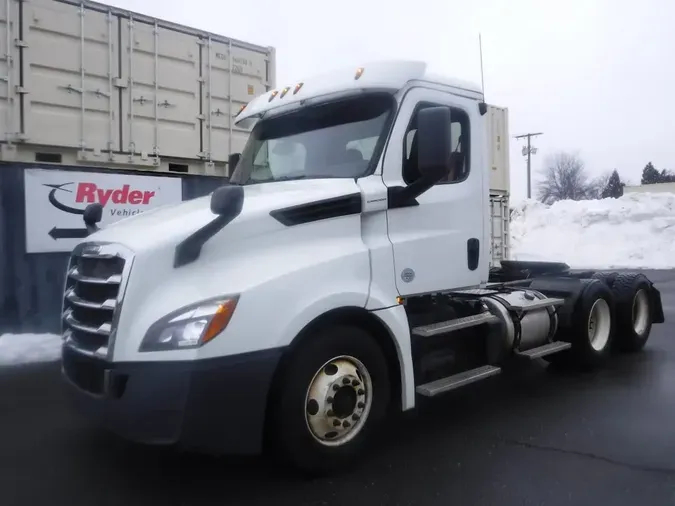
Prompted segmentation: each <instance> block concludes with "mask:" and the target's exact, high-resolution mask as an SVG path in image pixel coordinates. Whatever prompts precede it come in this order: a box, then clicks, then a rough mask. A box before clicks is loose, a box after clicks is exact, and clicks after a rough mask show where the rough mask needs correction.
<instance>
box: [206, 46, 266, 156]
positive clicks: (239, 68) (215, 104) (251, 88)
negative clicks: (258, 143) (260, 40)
mask: <svg viewBox="0 0 675 506" xmlns="http://www.w3.org/2000/svg"><path fill="white" fill-rule="evenodd" d="M203 52H204V57H203V58H202V75H203V76H204V106H203V111H204V121H203V129H202V131H203V139H204V151H205V154H206V156H209V155H210V157H211V158H212V159H213V160H216V161H227V158H228V156H229V155H230V153H241V151H242V149H243V148H244V144H245V143H246V140H247V139H248V134H249V133H250V130H249V129H244V128H241V127H237V126H236V125H235V124H234V116H235V115H236V114H237V113H238V112H239V109H240V108H241V106H242V105H245V104H247V103H248V102H250V101H251V100H253V99H254V98H255V97H256V96H258V95H261V94H263V93H265V92H266V91H268V89H269V70H268V69H269V65H268V63H269V62H268V58H269V55H268V53H262V52H259V51H255V50H253V49H244V48H241V47H239V46H237V45H236V44H235V43H234V42H233V43H232V44H230V43H225V42H219V41H215V40H212V39H207V40H206V44H205V45H204V47H203Z"/></svg>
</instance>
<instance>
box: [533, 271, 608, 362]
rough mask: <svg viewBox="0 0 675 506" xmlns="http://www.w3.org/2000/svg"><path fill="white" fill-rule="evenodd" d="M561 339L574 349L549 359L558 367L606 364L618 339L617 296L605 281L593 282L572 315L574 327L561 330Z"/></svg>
mask: <svg viewBox="0 0 675 506" xmlns="http://www.w3.org/2000/svg"><path fill="white" fill-rule="evenodd" d="M557 339H559V340H562V341H567V342H569V343H572V348H571V349H569V350H567V351H563V352H560V353H556V354H554V355H550V359H549V357H546V358H547V359H548V361H549V362H551V363H554V364H556V365H563V366H572V367H574V368H579V369H583V370H589V369H595V368H597V367H600V366H601V365H603V364H604V363H605V361H606V360H607V358H608V357H609V355H610V353H611V350H612V343H613V339H614V297H613V294H612V291H611V290H610V288H609V287H608V286H607V285H606V284H605V283H604V282H602V281H600V280H595V281H592V282H591V283H589V284H588V285H587V286H586V288H585V289H584V291H583V292H582V293H581V295H580V296H579V300H578V301H577V303H576V306H575V308H574V313H573V314H572V325H571V327H569V328H567V329H561V331H560V334H559V336H557Z"/></svg>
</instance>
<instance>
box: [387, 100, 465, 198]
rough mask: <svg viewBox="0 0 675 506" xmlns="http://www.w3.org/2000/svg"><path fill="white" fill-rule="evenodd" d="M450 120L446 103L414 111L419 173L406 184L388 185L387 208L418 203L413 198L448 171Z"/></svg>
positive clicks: (450, 148)
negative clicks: (389, 187) (418, 175)
mask: <svg viewBox="0 0 675 506" xmlns="http://www.w3.org/2000/svg"><path fill="white" fill-rule="evenodd" d="M450 120H451V118H450V108H449V107H443V106H439V107H428V108H426V109H422V110H421V111H420V112H419V113H417V133H416V134H415V140H414V141H413V143H415V142H416V143H417V167H418V170H419V173H420V177H419V178H418V179H417V180H416V181H413V182H412V183H410V184H409V185H408V186H406V187H395V188H391V191H390V192H389V195H388V199H389V206H390V208H396V207H407V206H416V205H418V202H417V200H415V199H416V198H417V197H419V196H420V195H422V194H423V193H424V192H425V191H427V190H428V189H429V188H431V187H432V186H433V185H434V184H436V183H437V182H439V181H440V180H441V179H443V178H444V177H446V176H447V175H448V174H449V173H450V168H451V165H450V164H451V158H452V138H451V136H450V126H451V121H450ZM413 156H414V155H413Z"/></svg>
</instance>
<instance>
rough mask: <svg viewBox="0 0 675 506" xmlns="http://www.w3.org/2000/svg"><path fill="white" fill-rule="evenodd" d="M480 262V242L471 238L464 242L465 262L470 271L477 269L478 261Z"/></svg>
mask: <svg viewBox="0 0 675 506" xmlns="http://www.w3.org/2000/svg"><path fill="white" fill-rule="evenodd" d="M479 260H480V241H479V240H478V239H476V238H475V237H472V238H471V239H469V240H468V241H466V261H467V264H468V267H469V270H470V271H475V270H476V269H477V268H478V261H479Z"/></svg>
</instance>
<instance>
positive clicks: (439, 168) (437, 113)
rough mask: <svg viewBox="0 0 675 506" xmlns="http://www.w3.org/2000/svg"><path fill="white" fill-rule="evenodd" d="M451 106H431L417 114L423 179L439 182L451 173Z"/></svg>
mask: <svg viewBox="0 0 675 506" xmlns="http://www.w3.org/2000/svg"><path fill="white" fill-rule="evenodd" d="M450 125H451V118H450V108H449V107H429V108H426V109H422V110H421V111H420V112H419V113H418V115H417V143H418V147H417V150H418V151H417V163H418V167H419V171H420V174H421V175H422V179H424V180H426V182H427V183H431V185H433V184H434V183H437V182H438V181H440V180H441V179H443V178H444V177H446V176H447V175H448V174H449V173H450V160H451V158H452V144H451V141H452V139H451V134H450Z"/></svg>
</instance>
